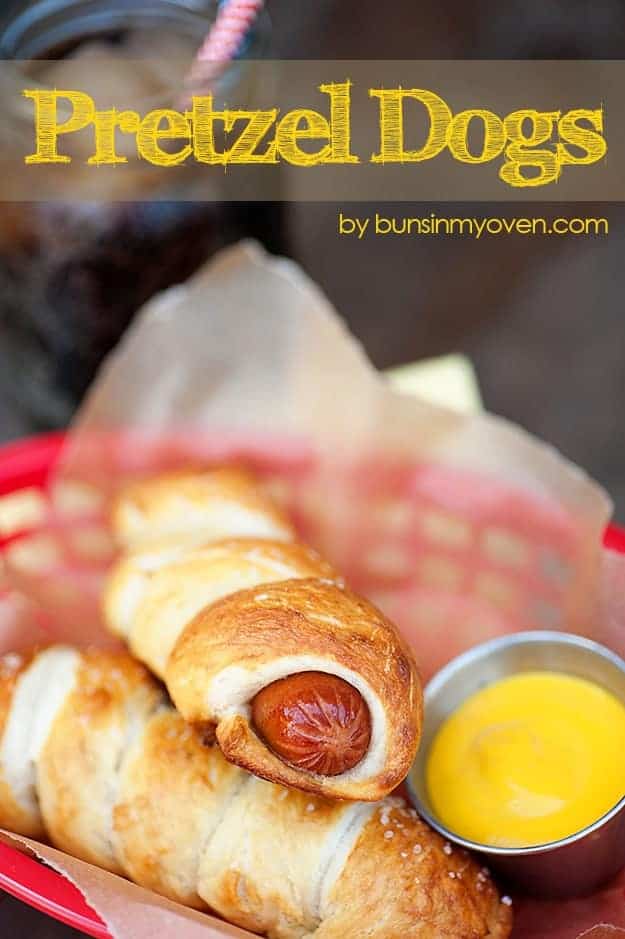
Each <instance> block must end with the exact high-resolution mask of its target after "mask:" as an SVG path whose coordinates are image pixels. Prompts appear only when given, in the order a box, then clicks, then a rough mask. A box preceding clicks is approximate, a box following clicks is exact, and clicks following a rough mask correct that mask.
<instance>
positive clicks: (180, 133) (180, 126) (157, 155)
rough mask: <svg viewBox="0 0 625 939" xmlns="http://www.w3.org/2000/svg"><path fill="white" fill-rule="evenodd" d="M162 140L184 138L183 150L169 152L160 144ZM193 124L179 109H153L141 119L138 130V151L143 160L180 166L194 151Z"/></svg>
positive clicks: (156, 163) (158, 164)
mask: <svg viewBox="0 0 625 939" xmlns="http://www.w3.org/2000/svg"><path fill="white" fill-rule="evenodd" d="M162 140H184V141H185V142H186V146H184V147H183V148H182V149H181V150H177V151H175V152H169V151H167V150H163V148H162V147H161V146H160V141H162ZM190 140H191V124H190V122H189V118H188V117H187V115H186V114H180V112H179V111H169V110H160V111H151V112H150V114H146V116H145V117H144V118H143V120H142V121H141V125H140V127H139V129H138V131H137V151H138V153H139V156H140V157H141V158H142V159H143V160H147V161H148V163H153V164H154V165H155V166H180V164H181V163H184V162H185V160H186V159H187V157H189V156H190V154H191V153H192V152H193V147H192V146H191V143H190Z"/></svg>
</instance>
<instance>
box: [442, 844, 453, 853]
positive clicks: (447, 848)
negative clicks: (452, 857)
mask: <svg viewBox="0 0 625 939" xmlns="http://www.w3.org/2000/svg"><path fill="white" fill-rule="evenodd" d="M443 851H444V853H445V854H448V855H449V854H451V853H452V851H453V848H452V846H451V845H450V844H449V842H447V844H445V845H443Z"/></svg>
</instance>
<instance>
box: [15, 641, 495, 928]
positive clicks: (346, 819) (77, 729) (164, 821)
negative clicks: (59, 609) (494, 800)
mask: <svg viewBox="0 0 625 939" xmlns="http://www.w3.org/2000/svg"><path fill="white" fill-rule="evenodd" d="M20 729H21V731H22V733H21V735H20V734H17V731H18V730H20ZM31 731H32V736H31V735H30V732H31ZM0 826H3V827H7V828H10V829H11V830H13V831H15V832H17V833H19V834H24V835H30V836H32V835H36V836H38V837H40V838H43V837H47V838H49V839H50V841H52V843H53V844H55V845H56V846H57V847H59V848H60V849H62V850H65V851H68V852H70V853H72V854H74V855H75V856H76V857H79V858H81V859H83V860H86V861H89V862H91V863H94V864H98V865H99V866H101V867H104V868H106V869H108V870H110V871H112V872H114V873H118V874H123V875H126V876H128V877H130V878H131V879H133V880H135V881H136V882H137V883H139V884H141V885H142V886H145V887H147V888H149V889H152V890H154V891H156V892H157V893H160V894H162V895H163V896H166V897H169V898H170V899H173V900H175V901H178V902H180V903H183V904H186V905H188V906H191V907H195V908H197V909H200V910H203V909H207V908H210V909H212V910H214V911H215V912H216V913H218V914H219V915H221V916H223V917H224V918H225V919H227V920H229V921H230V922H232V923H235V924H236V925H239V926H242V927H245V928H248V929H250V930H252V931H254V932H257V933H260V934H266V935H267V936H268V937H270V939H360V937H362V936H363V935H365V934H366V935H367V937H368V939H405V937H407V936H410V937H413V939H439V937H441V936H453V937H454V939H505V937H507V936H508V935H509V933H510V928H511V914H510V909H509V907H508V906H507V905H506V904H504V903H502V902H501V901H500V899H499V897H498V894H497V891H496V888H495V886H494V884H493V883H492V881H491V880H490V878H489V877H488V876H487V874H485V873H484V871H483V870H480V868H479V867H478V865H477V863H476V862H475V861H474V860H473V859H471V858H470V857H469V856H468V855H467V854H466V853H465V852H462V851H460V850H454V851H453V853H452V854H449V848H448V846H446V845H445V844H444V842H443V840H442V839H441V838H440V837H439V836H438V835H437V834H436V833H435V832H433V831H431V830H430V829H429V828H428V827H427V826H426V825H425V824H424V823H423V822H422V821H420V820H419V819H418V817H417V815H416V812H414V810H412V809H408V808H407V807H406V806H405V805H404V803H403V802H402V801H401V800H398V799H386V800H384V801H383V802H381V803H378V804H371V803H358V802H350V803H339V802H330V801H327V800H325V799H322V798H315V797H311V796H310V795H306V794H304V793H302V792H298V791H294V790H287V789H282V788H280V787H278V786H275V785H273V784H271V783H268V782H265V781H263V780H260V779H257V778H255V777H253V776H249V775H248V774H247V773H245V772H244V771H242V770H241V769H239V768H238V767H236V766H233V765H232V764H230V763H228V762H226V760H225V759H224V758H223V756H222V754H221V752H220V751H219V749H218V748H216V747H212V748H206V747H204V746H203V745H202V743H201V742H200V740H199V738H198V737H197V735H196V734H194V732H193V730H192V729H191V728H190V727H189V726H188V725H187V724H185V722H184V721H183V719H182V718H181V717H180V715H178V714H177V713H176V712H175V711H174V710H173V709H172V708H171V707H170V706H169V705H168V704H167V703H166V701H165V700H164V699H163V694H162V691H161V689H160V687H159V686H158V685H157V683H156V682H155V681H154V680H153V679H152V678H151V677H150V675H149V674H148V672H147V671H146V670H145V669H144V668H143V667H142V666H141V665H139V664H138V663H137V662H135V661H134V660H133V659H131V658H130V657H129V656H128V655H126V654H123V653H108V652H102V651H95V650H94V651H88V652H80V651H77V650H74V649H69V648H65V647H53V648H50V649H47V650H44V651H39V652H35V653H33V654H32V655H27V656H21V655H10V656H6V657H5V658H4V659H2V660H0ZM452 875H453V876H452Z"/></svg>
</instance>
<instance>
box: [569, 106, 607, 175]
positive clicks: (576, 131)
mask: <svg viewBox="0 0 625 939" xmlns="http://www.w3.org/2000/svg"><path fill="white" fill-rule="evenodd" d="M582 120H583V121H588V123H589V124H590V125H591V126H592V127H593V128H594V130H590V129H589V128H587V127H580V126H579V124H578V123H577V122H578V121H582ZM558 132H559V134H560V137H561V139H562V140H564V141H565V142H566V143H570V144H572V145H573V146H574V147H579V148H580V149H581V150H584V151H585V155H584V156H575V155H574V154H572V153H571V151H570V150H569V148H568V147H565V145H564V144H562V143H560V144H558V158H559V160H560V164H563V163H571V164H573V165H577V166H588V165H589V164H591V163H596V162H597V161H598V160H600V159H601V158H602V157H604V156H605V155H606V153H607V151H608V145H607V143H606V140H605V138H604V137H603V111H602V110H601V109H600V108H599V109H597V110H595V111H588V110H586V109H584V108H578V109H577V110H574V111H569V112H568V113H567V114H565V115H564V117H563V118H562V119H561V121H560V123H559V124H558Z"/></svg>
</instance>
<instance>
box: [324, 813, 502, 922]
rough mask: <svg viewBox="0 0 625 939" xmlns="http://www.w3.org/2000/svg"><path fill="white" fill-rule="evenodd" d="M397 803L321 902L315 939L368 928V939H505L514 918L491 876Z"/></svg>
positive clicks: (365, 834) (368, 832)
mask: <svg viewBox="0 0 625 939" xmlns="http://www.w3.org/2000/svg"><path fill="white" fill-rule="evenodd" d="M389 801H390V800H389ZM392 802H393V803H394V804H392V805H390V806H389V805H388V804H386V805H382V806H380V808H379V809H378V810H377V811H376V813H375V816H374V817H373V818H372V819H371V821H370V822H369V823H368V824H367V825H366V826H365V827H364V829H363V831H362V834H361V836H360V838H359V839H358V842H357V843H356V845H355V847H354V849H353V851H352V853H351V855H350V857H349V860H348V862H347V864H346V866H345V869H344V870H343V873H342V875H341V876H340V877H339V878H338V880H337V881H336V883H335V885H334V886H333V887H332V888H331V889H330V890H329V891H328V893H327V896H326V897H325V898H324V902H323V904H322V910H321V912H322V919H323V921H322V924H321V925H320V927H319V929H318V930H317V932H316V933H315V934H314V935H315V939H345V936H356V935H360V934H361V930H362V927H363V924H364V923H366V935H367V939H406V937H407V936H410V937H411V939H412V937H414V939H444V937H447V939H506V937H507V936H508V935H509V934H510V930H511V928H512V912H511V909H510V906H509V905H506V904H505V903H503V902H502V901H501V900H500V898H499V894H498V892H497V889H496V887H495V885H494V884H493V882H492V880H491V878H490V875H489V874H488V871H487V870H486V868H482V867H480V865H479V863H478V862H477V861H476V860H475V859H474V858H472V857H470V856H469V854H468V853H467V852H466V851H463V850H461V849H460V848H457V847H452V846H451V845H450V844H449V843H446V842H445V841H444V840H443V839H442V838H441V837H440V836H439V835H438V834H436V832H434V831H432V830H431V829H430V828H428V826H427V825H426V824H425V823H424V822H423V821H421V819H420V818H418V817H417V813H416V812H415V811H414V810H413V809H408V808H407V807H406V806H405V805H403V804H402V803H401V800H392ZM356 898H357V899H356Z"/></svg>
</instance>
